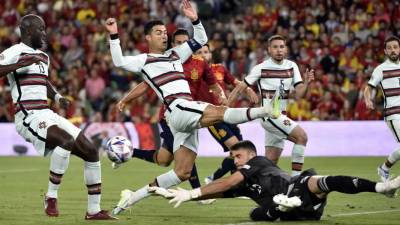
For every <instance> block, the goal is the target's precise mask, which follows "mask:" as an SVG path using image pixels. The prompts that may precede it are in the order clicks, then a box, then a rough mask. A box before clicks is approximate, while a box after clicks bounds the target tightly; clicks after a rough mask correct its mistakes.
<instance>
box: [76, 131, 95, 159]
mask: <svg viewBox="0 0 400 225" xmlns="http://www.w3.org/2000/svg"><path fill="white" fill-rule="evenodd" d="M75 144H76V147H77V150H78V151H80V152H81V153H82V154H81V155H84V156H85V157H84V160H86V161H89V162H97V161H99V151H98V149H97V148H96V146H95V145H94V144H93V143H92V142H90V141H89V140H88V139H87V138H86V136H85V135H83V133H82V132H81V133H80V134H79V135H78V138H77V139H76V141H75Z"/></svg>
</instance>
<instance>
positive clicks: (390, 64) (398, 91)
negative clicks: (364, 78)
mask: <svg viewBox="0 0 400 225" xmlns="http://www.w3.org/2000/svg"><path fill="white" fill-rule="evenodd" d="M384 51H385V55H386V57H387V59H386V60H385V62H383V63H382V64H380V65H379V66H378V67H376V68H375V69H374V71H373V72H372V76H371V79H370V80H369V82H368V86H366V88H365V89H364V101H365V105H366V106H367V108H368V109H374V103H373V101H372V97H373V95H372V90H374V89H375V88H376V86H377V85H379V84H380V86H381V88H382V91H383V94H384V100H385V101H384V102H385V105H384V116H385V121H386V124H387V125H388V127H389V128H390V130H391V131H392V133H393V135H394V137H395V138H396V141H397V142H398V143H400V39H399V38H398V37H395V36H392V37H389V38H387V39H386V40H385V44H384ZM399 159H400V147H399V148H397V149H395V150H394V151H393V152H392V153H391V154H390V155H389V157H388V158H387V159H386V161H385V162H384V163H383V164H382V165H381V166H379V167H378V175H379V176H380V177H381V179H382V181H386V180H388V179H389V170H390V168H391V167H392V166H393V165H394V164H395V163H396V162H397V161H398V160H399Z"/></svg>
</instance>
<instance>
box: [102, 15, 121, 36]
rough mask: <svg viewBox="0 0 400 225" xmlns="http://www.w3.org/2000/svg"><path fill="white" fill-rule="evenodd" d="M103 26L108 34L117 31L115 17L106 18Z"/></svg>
mask: <svg viewBox="0 0 400 225" xmlns="http://www.w3.org/2000/svg"><path fill="white" fill-rule="evenodd" d="M104 26H105V27H106V29H107V31H108V32H110V34H116V33H118V27H117V20H116V19H115V18H108V19H107V20H106V22H105V25H104Z"/></svg>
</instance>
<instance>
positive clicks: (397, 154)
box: [388, 149, 400, 169]
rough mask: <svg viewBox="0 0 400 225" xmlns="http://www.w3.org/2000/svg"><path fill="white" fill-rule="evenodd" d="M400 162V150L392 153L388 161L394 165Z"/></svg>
mask: <svg viewBox="0 0 400 225" xmlns="http://www.w3.org/2000/svg"><path fill="white" fill-rule="evenodd" d="M399 160H400V149H396V150H394V151H393V152H392V153H390V155H389V157H388V161H389V162H390V163H391V164H392V165H393V164H395V163H396V162H397V161H399ZM389 169H390V168H389Z"/></svg>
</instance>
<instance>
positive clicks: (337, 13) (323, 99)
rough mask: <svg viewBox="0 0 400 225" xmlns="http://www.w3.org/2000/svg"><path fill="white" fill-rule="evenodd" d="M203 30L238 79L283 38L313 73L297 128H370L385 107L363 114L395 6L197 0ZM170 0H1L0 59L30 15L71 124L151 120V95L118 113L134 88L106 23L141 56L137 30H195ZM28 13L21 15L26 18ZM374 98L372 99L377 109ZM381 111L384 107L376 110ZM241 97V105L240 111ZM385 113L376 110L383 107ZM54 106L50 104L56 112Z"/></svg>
mask: <svg viewBox="0 0 400 225" xmlns="http://www.w3.org/2000/svg"><path fill="white" fill-rule="evenodd" d="M192 2H193V3H194V4H195V5H196V6H197V8H198V12H199V15H200V17H201V19H202V21H203V24H204V25H205V27H206V31H207V34H208V36H209V44H210V47H211V49H212V51H213V58H214V62H215V63H222V64H223V65H224V66H225V67H226V68H228V69H229V70H230V72H231V73H232V74H233V75H234V76H236V77H237V78H238V79H240V80H242V79H243V78H244V76H245V75H246V74H248V72H249V70H250V69H251V68H252V67H253V66H254V65H256V64H258V63H260V62H262V61H263V60H264V59H265V58H266V57H268V55H267V53H266V51H265V50H266V38H268V37H269V36H271V35H273V34H281V35H284V36H285V37H287V39H288V42H287V44H288V46H289V54H288V58H289V59H292V60H294V61H296V62H297V63H298V64H299V66H300V70H301V71H303V72H304V71H305V70H306V68H313V69H314V70H315V74H316V81H315V82H313V83H311V84H310V86H309V88H308V92H307V94H306V97H305V98H304V99H297V100H296V99H293V100H291V101H290V104H289V107H288V114H289V116H290V117H291V118H293V119H294V120H376V119H381V118H382V110H381V107H377V109H376V110H373V111H370V110H367V109H366V107H365V104H364V101H363V96H362V89H363V88H364V87H365V85H367V81H368V79H369V77H370V75H371V73H372V70H373V68H374V67H376V66H377V65H378V64H379V63H380V62H382V61H383V59H384V58H383V57H384V54H383V50H382V49H383V48H382V44H383V41H384V39H385V38H386V37H387V36H389V35H397V36H399V35H400V34H399V32H400V1H398V0H395V1H389V0H388V1H381V0H370V1H369V0H311V1H301V0H291V1H288V0H287V1H277V0H251V1H245V0H229V1H222V0H197V1H192ZM178 4H179V1H173V0H159V1H157V0H118V1H117V0H107V1H93V0H89V1H85V0H75V1H72V0H55V1H51V0H40V1H39V0H5V4H2V5H0V15H1V18H0V51H3V50H4V49H6V48H7V47H9V46H11V45H13V44H15V43H18V42H19V35H18V32H19V31H18V29H17V27H18V20H19V18H20V17H21V16H23V15H25V14H27V13H35V14H38V15H40V16H42V17H43V18H44V19H45V22H46V25H47V33H48V49H47V52H48V53H49V55H50V57H51V69H50V79H51V81H52V82H53V83H54V84H56V86H57V89H58V90H59V91H60V93H62V94H63V95H65V96H68V98H70V100H72V107H70V109H69V110H67V111H63V110H61V109H59V113H60V114H61V115H65V116H66V117H67V118H69V119H70V120H71V121H72V122H74V123H76V124H80V123H82V122H89V121H90V122H101V121H128V120H131V121H133V122H156V121H157V119H158V110H159V103H158V99H157V97H156V95H155V94H154V93H153V92H152V91H149V92H148V93H147V94H146V96H143V97H141V98H140V99H139V100H138V101H136V102H133V103H132V104H131V105H130V106H129V107H127V108H126V111H125V112H124V113H122V114H121V113H119V112H118V110H117V108H116V103H117V101H118V100H119V99H120V98H121V97H122V96H123V95H124V94H125V93H126V92H127V91H128V90H129V88H131V87H133V86H135V85H136V84H137V83H138V82H140V80H138V77H139V76H132V75H131V74H129V73H127V72H125V71H123V70H120V69H117V68H115V67H114V66H113V64H112V62H111V56H110V53H109V49H108V37H107V35H106V32H105V30H104V28H103V25H102V22H103V20H104V19H105V18H107V17H109V16H114V17H116V18H117V19H118V21H119V23H120V25H119V26H120V27H121V28H122V29H123V30H124V31H123V32H121V33H120V35H121V46H122V49H125V50H126V51H127V52H125V53H124V54H125V55H132V54H138V53H141V52H146V51H147V46H146V43H145V41H144V34H143V26H144V23H145V21H148V20H149V19H151V18H161V19H162V20H163V21H164V22H165V24H166V26H167V29H168V32H169V34H172V33H173V31H174V30H176V29H177V28H178V27H183V28H188V29H191V23H190V21H189V20H188V19H187V18H184V17H183V16H182V15H180V14H179V12H178V11H177V8H178ZM22 13H24V14H22ZM381 99H382V94H381V93H379V92H378V93H377V95H376V101H377V102H380V101H382V100H381ZM0 103H1V105H2V106H6V107H0V122H8V121H13V115H14V111H13V110H14V109H13V104H12V102H11V96H10V93H9V88H8V86H7V80H6V79H2V80H0ZM381 103H382V102H381ZM246 104H248V101H247V100H246V99H241V100H240V101H239V102H238V105H237V106H240V105H246ZM380 105H381V106H382V104H380ZM54 107H56V106H54Z"/></svg>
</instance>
